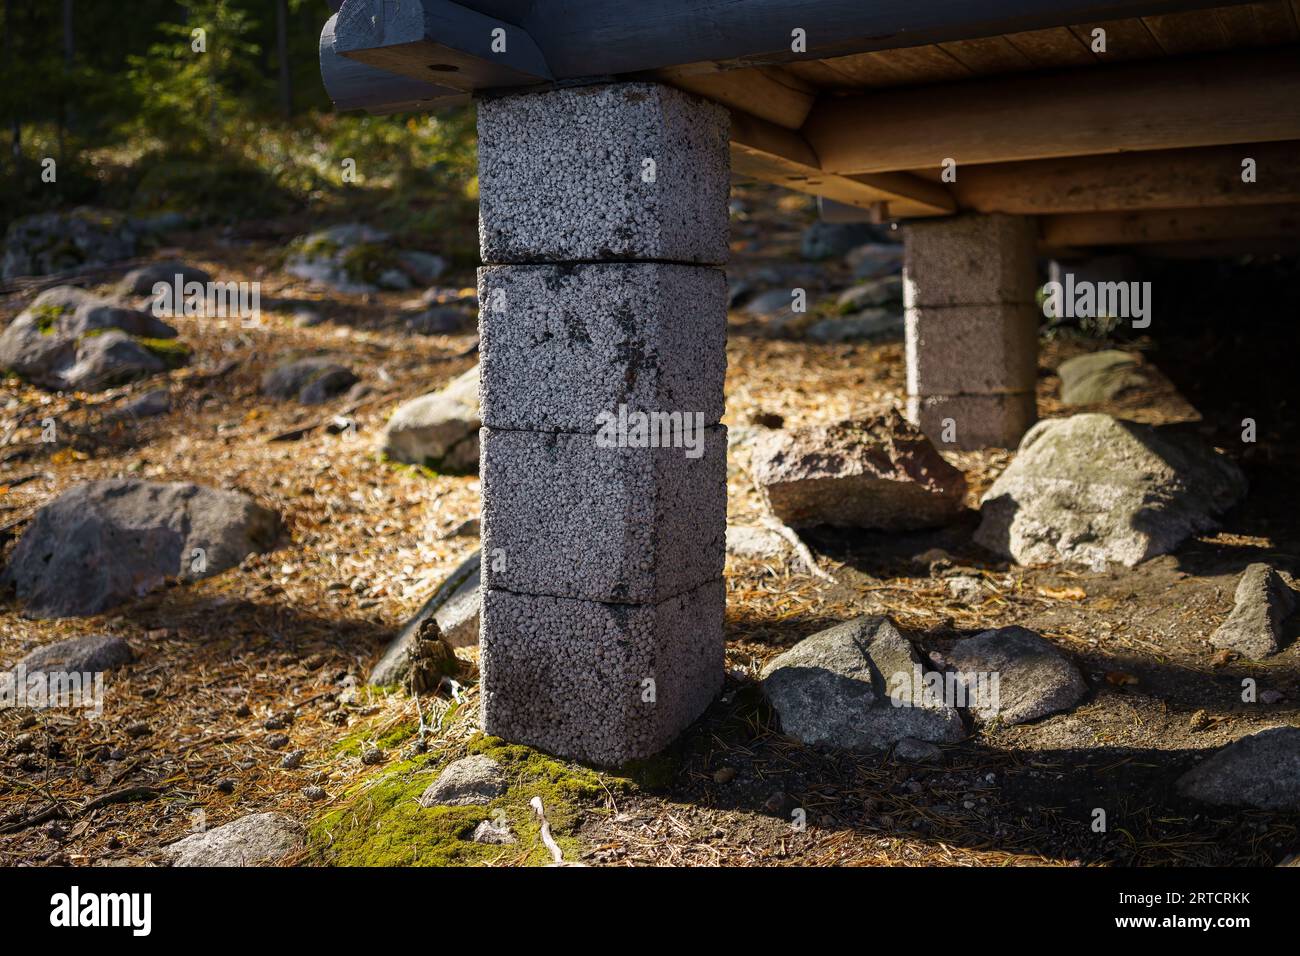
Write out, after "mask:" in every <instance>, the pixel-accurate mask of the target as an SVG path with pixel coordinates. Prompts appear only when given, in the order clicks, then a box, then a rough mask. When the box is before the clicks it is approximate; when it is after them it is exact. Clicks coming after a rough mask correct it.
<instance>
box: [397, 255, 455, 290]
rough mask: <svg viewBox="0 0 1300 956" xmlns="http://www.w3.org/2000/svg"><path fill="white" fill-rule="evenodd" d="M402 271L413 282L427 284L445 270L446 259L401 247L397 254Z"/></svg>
mask: <svg viewBox="0 0 1300 956" xmlns="http://www.w3.org/2000/svg"><path fill="white" fill-rule="evenodd" d="M397 261H398V263H399V264H400V265H401V267H402V271H403V272H405V273H406V275H407V276H408V277H409V278H410V279H411V280H412V281H414V282H417V283H419V284H420V285H428V284H429V283H431V282H433V281H434V280H435V279H437V278H438V276H440V275H442V274H443V273H444V272H445V271H447V260H446V259H444V258H443V257H442V256H436V255H434V254H433V253H431V252H420V251H418V250H415V249H403V250H402V251H401V252H399V253H398V254H397Z"/></svg>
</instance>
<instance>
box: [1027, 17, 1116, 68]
mask: <svg viewBox="0 0 1300 956" xmlns="http://www.w3.org/2000/svg"><path fill="white" fill-rule="evenodd" d="M1007 42H1008V43H1010V44H1011V45H1012V46H1014V47H1015V48H1016V49H1017V50H1019V51H1020V52H1021V53H1022V54H1024V56H1025V57H1026V58H1027V59H1028V60H1029V61H1030V62H1031V63H1032V64H1033V65H1034V66H1036V67H1040V68H1047V67H1061V66H1092V65H1094V64H1095V63H1096V62H1097V55H1096V54H1095V53H1093V52H1092V50H1091V48H1090V47H1089V45H1088V44H1087V43H1084V42H1083V41H1082V40H1080V39H1079V38H1078V37H1077V36H1075V35H1074V33H1072V32H1071V30H1070V28H1069V27H1056V28H1055V29H1052V30H1029V31H1026V32H1024V33H1012V34H1009V35H1008V36H1007Z"/></svg>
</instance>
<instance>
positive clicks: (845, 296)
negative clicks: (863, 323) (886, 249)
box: [835, 275, 903, 312]
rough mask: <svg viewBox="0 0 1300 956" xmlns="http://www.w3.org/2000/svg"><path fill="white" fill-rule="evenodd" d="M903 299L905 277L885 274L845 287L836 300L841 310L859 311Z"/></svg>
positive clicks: (898, 301) (899, 301)
mask: <svg viewBox="0 0 1300 956" xmlns="http://www.w3.org/2000/svg"><path fill="white" fill-rule="evenodd" d="M902 301H903V277H902V276H901V275H885V276H880V277H879V278H876V279H869V280H867V281H866V282H861V283H859V284H858V285H855V286H851V287H850V288H847V289H845V290H844V291H843V292H841V293H840V296H839V298H838V299H836V300H835V305H836V308H838V309H839V310H840V311H841V312H859V311H861V310H862V309H868V308H872V307H877V306H882V305H889V304H891V303H895V302H897V303H901V302H902Z"/></svg>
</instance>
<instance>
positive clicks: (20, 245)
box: [0, 208, 139, 279]
mask: <svg viewBox="0 0 1300 956" xmlns="http://www.w3.org/2000/svg"><path fill="white" fill-rule="evenodd" d="M138 239H139V229H138V228H137V227H136V226H135V225H134V224H132V223H131V222H130V221H129V220H127V219H124V218H123V217H121V216H119V215H117V214H116V213H111V212H105V211H103V210H94V209H88V208H79V209H74V210H72V211H71V212H43V213H37V214H36V215H34V216H27V217H25V218H22V219H15V220H14V221H13V222H12V223H11V224H10V225H9V230H8V232H7V233H5V242H4V265H3V268H2V269H0V272H2V273H3V274H2V275H0V278H4V279H12V278H14V277H16V276H43V275H53V274H55V273H58V272H66V271H68V270H70V269H79V268H89V267H93V266H101V265H106V264H108V263H110V262H118V261H120V260H122V259H129V258H131V257H132V256H133V255H135V250H136V243H137V241H138Z"/></svg>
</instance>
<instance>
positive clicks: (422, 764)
mask: <svg viewBox="0 0 1300 956" xmlns="http://www.w3.org/2000/svg"><path fill="white" fill-rule="evenodd" d="M466 750H467V751H468V752H469V753H471V754H485V755H487V756H489V757H491V758H492V759H494V760H496V761H497V762H498V763H499V764H501V768H502V771H503V772H504V774H505V777H506V780H507V781H508V784H509V789H508V790H507V792H506V794H505V795H504V796H502V797H499V798H498V799H496V800H493V801H492V802H491V803H490V804H487V805H486V806H466V807H431V808H425V807H422V806H420V804H419V802H418V800H419V797H420V795H421V794H422V793H424V791H425V790H426V789H427V788H428V786H429V784H431V783H432V782H433V781H434V780H435V779H436V778H437V775H438V773H440V772H441V771H442V769H443V768H444V767H445V766H446V765H447V764H448V763H449V762H450V760H451V754H448V753H443V754H430V755H426V756H421V757H417V758H415V759H413V760H407V761H402V762H400V763H397V764H394V765H392V766H390V767H388V768H387V769H386V770H385V771H384V773H383V774H382V775H380V776H378V777H374V778H370V779H368V780H366V781H364V782H363V783H361V784H359V785H358V786H357V787H355V788H354V789H353V790H352V791H350V792H349V793H347V794H345V795H344V796H343V798H342V799H341V801H340V802H339V805H338V806H336V807H335V808H334V809H331V810H329V811H328V812H326V813H325V814H324V815H323V816H321V817H320V818H319V819H318V820H316V821H314V822H313V823H312V824H311V825H310V826H309V828H308V834H309V836H308V854H309V858H310V860H311V861H312V862H314V863H317V864H320V865H326V866H474V865H480V864H485V863H490V862H494V861H505V862H509V863H511V864H514V865H525V866H540V865H544V864H547V863H550V862H551V855H550V853H549V852H548V851H547V849H546V847H545V846H544V845H543V843H542V841H541V830H540V826H539V824H538V821H537V818H536V816H535V815H534V814H533V812H532V810H531V809H530V807H529V801H530V800H531V799H532V798H533V797H540V798H541V801H542V806H543V807H544V808H545V812H546V819H547V821H548V822H549V823H550V826H551V835H552V836H553V837H554V838H555V841H556V843H558V844H559V846H560V848H561V850H562V851H563V852H564V858H565V860H566V861H573V860H576V859H577V858H578V856H579V854H580V852H581V845H580V843H579V841H578V839H577V836H576V831H577V827H578V825H579V823H580V822H581V817H582V807H583V806H584V805H586V804H590V803H592V802H594V801H597V800H599V799H601V798H602V797H603V796H604V795H605V793H606V790H607V789H618V788H621V787H624V786H625V785H626V784H625V783H624V782H623V781H620V780H618V779H617V778H613V779H610V780H605V779H603V778H602V776H601V775H600V774H598V773H597V772H596V771H594V770H590V769H587V768H585V767H581V766H578V765H575V764H570V763H566V762H564V761H562V760H557V759H555V758H553V757H548V756H546V755H545V754H542V753H539V752H538V751H536V750H533V749H531V748H529V747H523V746H519V745H517V744H507V743H505V742H504V741H502V740H500V739H499V738H496V737H487V736H483V735H477V736H475V737H473V738H471V739H470V740H469V741H468V742H467V744H466ZM455 756H460V754H459V753H457V754H455ZM499 815H504V818H505V820H506V821H508V822H509V825H510V829H511V830H512V831H514V833H515V836H516V837H517V839H518V842H517V843H515V844H513V845H509V846H496V845H491V844H480V843H475V842H474V841H473V840H472V839H471V835H472V834H473V832H474V828H475V827H477V826H478V824H479V823H481V822H482V821H483V820H488V819H498V818H499Z"/></svg>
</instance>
